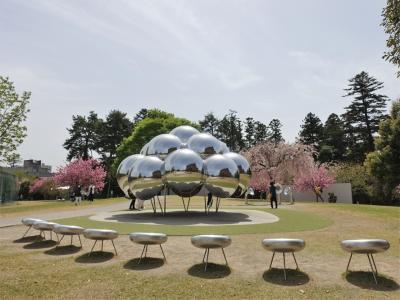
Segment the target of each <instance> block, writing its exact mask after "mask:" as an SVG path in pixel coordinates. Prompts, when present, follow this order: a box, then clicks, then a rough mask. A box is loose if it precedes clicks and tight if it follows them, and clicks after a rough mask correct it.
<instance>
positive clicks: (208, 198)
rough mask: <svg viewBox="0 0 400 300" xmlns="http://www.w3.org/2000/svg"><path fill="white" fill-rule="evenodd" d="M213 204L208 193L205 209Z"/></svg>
mask: <svg viewBox="0 0 400 300" xmlns="http://www.w3.org/2000/svg"><path fill="white" fill-rule="evenodd" d="M212 204H213V196H212V194H211V193H210V192H208V195H207V207H208V208H210V207H211V206H212Z"/></svg>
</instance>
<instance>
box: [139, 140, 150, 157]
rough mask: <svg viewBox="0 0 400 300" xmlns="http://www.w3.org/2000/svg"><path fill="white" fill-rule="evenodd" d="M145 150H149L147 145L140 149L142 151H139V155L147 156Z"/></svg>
mask: <svg viewBox="0 0 400 300" xmlns="http://www.w3.org/2000/svg"><path fill="white" fill-rule="evenodd" d="M147 149H149V143H147V144H146V145H144V146H143V147H142V149H141V150H140V154H142V155H147Z"/></svg>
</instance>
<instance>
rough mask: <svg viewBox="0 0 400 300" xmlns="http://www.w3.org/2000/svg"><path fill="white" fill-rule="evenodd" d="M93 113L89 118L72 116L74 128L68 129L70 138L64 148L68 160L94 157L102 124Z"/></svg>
mask: <svg viewBox="0 0 400 300" xmlns="http://www.w3.org/2000/svg"><path fill="white" fill-rule="evenodd" d="M102 122H103V121H102V120H101V119H99V118H98V116H97V114H96V113H95V112H93V111H91V112H90V113H89V116H88V117H86V116H80V115H77V116H72V127H71V128H67V130H68V133H69V138H68V139H67V140H66V141H65V142H64V145H63V146H64V148H65V149H66V150H67V151H68V155H67V159H68V160H71V159H73V158H82V159H84V160H86V159H88V158H90V157H92V152H93V151H95V150H96V149H97V143H98V131H99V127H100V126H101V124H102Z"/></svg>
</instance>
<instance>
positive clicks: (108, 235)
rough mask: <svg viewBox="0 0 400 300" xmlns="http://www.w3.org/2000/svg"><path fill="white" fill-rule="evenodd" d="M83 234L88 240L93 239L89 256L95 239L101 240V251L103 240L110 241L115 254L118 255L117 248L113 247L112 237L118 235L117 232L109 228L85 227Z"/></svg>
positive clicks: (114, 237) (95, 241)
mask: <svg viewBox="0 0 400 300" xmlns="http://www.w3.org/2000/svg"><path fill="white" fill-rule="evenodd" d="M83 236H84V237H85V238H87V239H89V240H94V244H93V247H92V249H90V253H89V256H90V255H91V254H92V251H93V249H94V246H96V243H97V241H101V251H103V242H104V241H111V243H112V245H113V247H114V251H115V255H118V253H117V249H115V245H114V239H116V238H117V237H118V232H116V231H115V230H110V229H85V230H84V231H83Z"/></svg>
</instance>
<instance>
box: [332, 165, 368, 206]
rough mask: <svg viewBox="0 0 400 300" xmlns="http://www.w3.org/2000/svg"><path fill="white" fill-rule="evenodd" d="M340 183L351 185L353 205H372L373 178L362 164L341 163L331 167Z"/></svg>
mask: <svg viewBox="0 0 400 300" xmlns="http://www.w3.org/2000/svg"><path fill="white" fill-rule="evenodd" d="M330 171H331V172H332V173H333V175H334V176H335V178H336V182H338V183H350V184H351V193H352V195H353V203H359V204H372V202H373V189H372V185H373V182H374V180H373V178H372V177H371V175H369V174H368V172H367V168H366V167H365V166H364V165H362V164H354V163H340V164H337V165H335V166H332V167H330Z"/></svg>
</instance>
